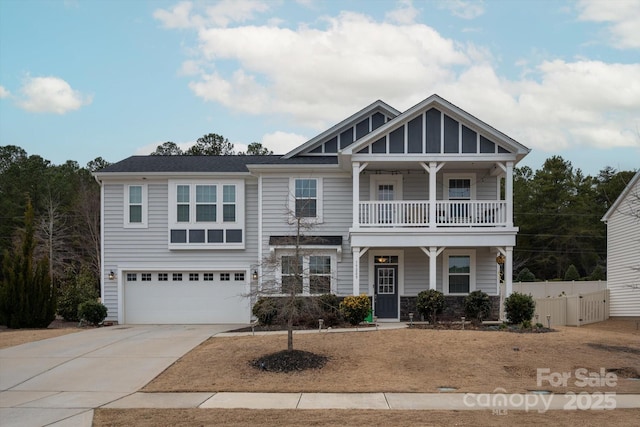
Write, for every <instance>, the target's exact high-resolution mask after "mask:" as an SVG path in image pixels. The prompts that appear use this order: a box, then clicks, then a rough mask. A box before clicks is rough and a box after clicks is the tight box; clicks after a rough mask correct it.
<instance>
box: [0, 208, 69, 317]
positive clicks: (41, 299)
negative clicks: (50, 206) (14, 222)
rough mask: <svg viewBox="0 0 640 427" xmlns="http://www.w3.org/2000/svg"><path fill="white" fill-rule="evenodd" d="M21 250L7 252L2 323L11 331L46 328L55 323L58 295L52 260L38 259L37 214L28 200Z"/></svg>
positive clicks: (0, 293) (1, 287) (1, 295)
mask: <svg viewBox="0 0 640 427" xmlns="http://www.w3.org/2000/svg"><path fill="white" fill-rule="evenodd" d="M18 242H19V246H17V245H16V248H15V249H14V250H13V251H12V252H10V251H8V250H5V252H4V255H3V263H2V282H1V283H0V319H1V320H2V321H3V323H5V324H6V325H7V326H8V327H10V328H14V329H17V328H46V327H47V326H49V324H50V323H51V322H52V321H53V319H55V315H56V292H55V290H54V287H53V284H52V283H51V277H50V276H49V260H48V259H47V258H46V257H45V258H42V259H40V260H36V259H35V257H34V249H35V244H36V243H35V239H34V212H33V206H32V205H31V200H27V208H26V210H25V214H24V230H23V231H21V233H20V236H19V239H18Z"/></svg>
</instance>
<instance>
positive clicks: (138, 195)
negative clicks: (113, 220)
mask: <svg viewBox="0 0 640 427" xmlns="http://www.w3.org/2000/svg"><path fill="white" fill-rule="evenodd" d="M146 205H147V186H146V185H127V186H126V187H125V201H124V206H125V221H124V226H125V227H129V228H144V227H146V226H147V207H146Z"/></svg>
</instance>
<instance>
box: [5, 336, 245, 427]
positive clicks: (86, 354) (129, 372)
mask: <svg viewBox="0 0 640 427" xmlns="http://www.w3.org/2000/svg"><path fill="white" fill-rule="evenodd" d="M239 326H241V325H159V326H158V325H144V326H130V325H120V326H112V327H107V328H99V329H89V330H86V331H82V332H78V333H74V334H69V335H64V336H61V337H56V338H50V339H47V340H42V341H36V342H32V343H27V344H23V345H19V346H15V347H10V348H6V349H2V350H0V426H2V427H5V426H7V427H8V426H21V427H29V426H45V425H55V426H82V427H84V426H91V421H92V419H93V408H97V407H100V406H103V405H106V404H108V403H110V402H113V401H114V400H117V399H120V398H122V397H124V396H127V395H129V394H132V393H135V392H136V391H138V390H139V389H140V388H142V387H143V386H144V385H145V384H147V383H148V382H149V381H151V380H152V379H153V378H155V377H156V376H157V375H158V374H160V373H161V372H162V371H163V370H165V369H166V368H167V367H168V366H170V365H171V364H172V363H173V362H175V361H176V360H178V359H179V358H180V357H182V356H183V355H184V354H185V353H187V352H188V351H190V350H191V349H193V348H194V347H196V346H197V345H198V344H200V343H202V342H203V341H204V340H206V339H207V338H209V337H211V336H213V335H216V334H218V333H220V332H224V331H227V330H229V329H234V328H236V327H239Z"/></svg>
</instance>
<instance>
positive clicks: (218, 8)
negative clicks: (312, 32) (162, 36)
mask: <svg viewBox="0 0 640 427" xmlns="http://www.w3.org/2000/svg"><path fill="white" fill-rule="evenodd" d="M267 10H269V4H268V3H267V2H266V1H258V0H222V1H220V2H217V3H215V4H213V5H211V6H206V7H205V8H204V10H203V11H200V13H192V12H193V3H192V2H190V1H183V2H180V3H178V4H176V5H175V6H174V7H173V8H172V9H170V10H165V9H157V10H156V11H155V12H154V13H153V17H154V18H156V19H157V20H159V21H161V22H162V24H163V26H164V27H165V28H202V27H203V26H205V25H213V26H217V27H226V26H227V25H229V24H231V23H235V22H246V21H249V20H252V19H254V18H255V15H256V13H263V12H266V11H267Z"/></svg>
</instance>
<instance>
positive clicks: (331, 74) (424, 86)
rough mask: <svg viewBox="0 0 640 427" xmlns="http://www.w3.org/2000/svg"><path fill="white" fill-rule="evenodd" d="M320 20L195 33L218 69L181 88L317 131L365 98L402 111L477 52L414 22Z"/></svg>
mask: <svg viewBox="0 0 640 427" xmlns="http://www.w3.org/2000/svg"><path fill="white" fill-rule="evenodd" d="M323 23H324V24H325V27H324V28H319V29H317V28H310V27H300V28H298V29H295V30H292V29H288V28H279V27H275V26H242V27H234V28H207V29H201V30H200V31H199V32H198V34H199V39H200V44H199V46H198V47H199V49H200V53H201V59H202V60H203V61H208V62H209V63H211V64H214V63H215V64H216V66H215V67H213V68H215V69H216V70H218V71H216V72H210V73H205V72H203V73H201V74H200V77H199V78H198V79H196V80H194V81H192V82H191V83H190V84H189V87H190V88H191V89H192V90H193V91H194V93H195V94H196V95H197V96H199V97H201V98H203V99H205V100H208V101H214V102H219V103H221V104H222V105H224V106H226V107H228V108H230V109H233V110H237V111H241V112H248V113H252V114H281V113H284V114H287V115H291V116H292V117H295V118H296V120H297V121H298V122H299V123H301V124H305V125H308V126H313V127H315V128H321V127H323V126H326V125H327V123H328V122H327V120H328V121H334V120H338V119H340V118H343V117H344V115H345V114H350V113H351V112H352V111H353V108H358V107H362V106H364V105H366V104H368V103H370V102H372V101H374V100H375V99H372V96H375V97H376V98H382V99H385V100H387V101H388V102H391V103H393V102H400V103H402V104H403V107H408V106H409V105H410V104H411V103H415V102H418V101H419V100H420V99H422V98H424V97H425V96H426V95H427V94H429V93H431V92H432V89H430V87H432V86H433V85H435V84H436V82H439V81H449V80H451V79H452V78H454V77H455V72H454V71H453V68H454V67H456V66H460V65H465V64H468V63H469V62H470V60H471V59H470V55H472V56H473V57H474V58H475V59H478V58H477V56H478V52H479V50H478V49H475V48H471V47H465V46H460V45H458V44H456V43H454V42H453V41H452V40H449V39H446V38H443V37H441V36H440V35H439V34H438V33H437V32H436V31H434V30H433V29H432V28H430V27H428V26H426V25H422V24H411V25H394V24H391V23H387V22H375V21H374V20H372V19H371V18H369V17H367V16H365V15H362V14H358V13H352V12H343V13H341V14H340V15H338V16H336V17H326V18H324V20H323ZM225 62H230V63H233V64H234V66H237V67H239V68H237V69H235V70H233V71H231V72H227V73H223V72H222V71H220V70H222V69H224V67H223V66H218V64H222V65H224V63H225ZM236 64H239V65H236ZM318 94H322V96H321V97H318ZM310 100H313V101H310ZM336 106H339V107H337V108H336Z"/></svg>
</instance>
